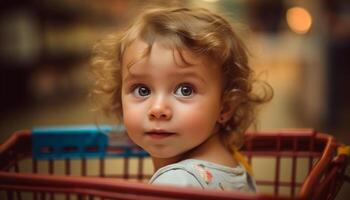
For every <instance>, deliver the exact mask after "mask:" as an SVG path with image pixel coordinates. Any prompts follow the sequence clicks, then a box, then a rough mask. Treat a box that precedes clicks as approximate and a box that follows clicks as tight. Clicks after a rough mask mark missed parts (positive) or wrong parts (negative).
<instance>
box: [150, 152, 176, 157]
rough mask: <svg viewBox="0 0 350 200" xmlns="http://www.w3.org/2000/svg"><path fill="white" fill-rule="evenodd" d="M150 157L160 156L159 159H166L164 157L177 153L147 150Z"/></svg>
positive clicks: (173, 155) (174, 155)
mask: <svg viewBox="0 0 350 200" xmlns="http://www.w3.org/2000/svg"><path fill="white" fill-rule="evenodd" d="M147 152H148V153H149V154H150V155H151V157H153V158H161V159H166V158H174V157H176V156H178V155H179V153H169V152H159V151H158V152H152V151H147Z"/></svg>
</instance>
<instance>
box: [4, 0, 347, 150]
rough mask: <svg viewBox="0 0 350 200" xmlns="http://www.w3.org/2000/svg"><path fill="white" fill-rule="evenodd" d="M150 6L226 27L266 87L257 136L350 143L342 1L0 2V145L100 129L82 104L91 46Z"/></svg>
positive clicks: (87, 84) (87, 83) (85, 102)
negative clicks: (324, 136) (58, 130)
mask: <svg viewBox="0 0 350 200" xmlns="http://www.w3.org/2000/svg"><path fill="white" fill-rule="evenodd" d="M157 5H160V6H167V7H169V6H200V7H204V8H208V9H211V10H214V11H216V12H219V13H223V14H225V15H228V16H230V17H231V18H232V19H233V21H234V23H235V24H236V27H237V32H238V33H240V34H241V35H242V37H243V39H244V40H245V42H246V43H247V45H248V48H249V49H250V52H251V64H252V66H253V69H254V70H255V71H256V73H257V74H259V76H260V78H262V79H264V80H266V81H268V82H269V83H270V84H271V85H272V87H273V88H274V93H275V95H274V99H273V100H272V101H271V102H270V103H269V104H267V105H266V106H265V107H263V108H262V110H261V112H260V115H259V126H258V128H259V129H277V128H314V129H316V130H319V131H321V132H327V133H330V134H333V135H334V136H335V137H336V138H337V139H338V140H340V141H341V142H343V143H347V144H350V103H349V102H350V78H348V77H349V76H350V66H349V64H348V62H347V61H348V58H347V57H349V56H350V54H349V51H350V34H349V33H350V12H349V11H350V1H348V0H168V1H161V0H144V1H141V0H90V1H85V0H12V1H10V0H7V1H6V0H5V1H1V2H0V44H1V45H0V95H1V98H0V143H1V142H3V141H4V140H5V139H6V138H7V137H8V136H9V135H10V134H11V133H12V132H14V131H16V130H19V129H29V128H32V127H33V126H51V125H55V126H57V125H77V124H92V123H95V122H96V120H97V119H98V121H100V122H101V120H100V116H96V115H95V114H94V113H93V112H91V105H90V104H89V101H88V97H87V96H88V91H89V87H90V85H91V80H90V79H89V61H90V54H91V49H92V46H93V44H95V43H96V42H97V41H99V40H100V39H102V38H104V37H106V35H107V34H108V33H111V32H114V31H116V30H118V28H120V27H121V26H124V25H125V24H127V23H128V22H130V21H132V20H133V17H134V16H135V15H136V14H138V13H139V12H140V11H141V10H143V9H144V8H145V7H147V6H157ZM111 122H113V121H111Z"/></svg>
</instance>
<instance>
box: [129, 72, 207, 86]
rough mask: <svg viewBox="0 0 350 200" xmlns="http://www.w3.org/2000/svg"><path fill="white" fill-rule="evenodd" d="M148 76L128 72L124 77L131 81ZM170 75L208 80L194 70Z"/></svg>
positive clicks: (204, 81)
mask: <svg viewBox="0 0 350 200" xmlns="http://www.w3.org/2000/svg"><path fill="white" fill-rule="evenodd" d="M147 76H148V75H147V74H135V73H130V72H129V73H128V74H127V76H126V77H125V78H124V79H123V82H127V81H130V80H132V79H146V78H147ZM170 77H175V78H176V79H178V77H184V78H188V77H189V78H192V77H194V78H196V79H198V80H200V81H201V82H203V83H207V81H206V80H205V79H204V78H203V77H202V76H200V75H198V74H197V73H194V72H176V73H173V74H171V75H170Z"/></svg>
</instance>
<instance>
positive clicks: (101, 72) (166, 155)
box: [92, 8, 272, 192]
mask: <svg viewBox="0 0 350 200" xmlns="http://www.w3.org/2000/svg"><path fill="white" fill-rule="evenodd" d="M94 52H95V55H94V58H93V71H94V73H95V75H96V77H97V79H96V82H95V87H94V89H93V91H92V94H93V95H94V96H98V97H101V96H105V97H107V98H106V99H107V100H106V101H104V102H103V103H104V104H103V109H104V110H105V111H106V112H107V113H108V114H112V115H115V116H116V117H117V119H119V120H120V121H119V122H120V123H123V124H124V126H125V127H126V130H127V133H128V135H129V137H130V138H131V140H132V141H133V142H134V143H135V144H137V145H139V146H140V147H142V148H143V149H144V150H145V151H147V152H148V153H149V154H150V156H151V158H152V161H153V164H154V168H155V170H156V172H155V173H154V175H153V177H152V178H151V180H150V183H152V184H171V185H177V186H192V187H200V188H216V189H221V190H240V191H252V192H254V191H255V190H256V186H255V182H254V179H253V177H252V173H251V169H250V167H249V165H248V164H247V163H246V162H245V161H244V159H242V156H240V154H239V152H238V151H237V149H238V148H240V147H241V146H242V143H243V136H244V132H245V131H246V130H247V128H248V127H249V126H250V125H251V124H252V122H253V121H254V117H255V108H256V106H257V105H259V104H261V103H264V102H267V101H269V100H270V99H271V98H272V90H271V89H270V87H269V85H268V84H265V83H263V82H259V83H263V84H262V85H263V86H264V87H262V88H263V90H262V92H260V93H258V94H255V93H254V92H253V87H252V86H253V83H256V81H254V80H253V77H252V70H251V68H250V67H249V65H248V58H247V52H246V48H245V46H244V45H243V43H242V41H241V40H240V39H239V38H238V37H237V35H236V33H235V31H234V28H233V27H232V26H231V25H230V23H229V22H228V21H227V20H225V19H224V18H223V17H221V16H220V15H218V14H214V13H212V12H211V11H209V10H206V9H200V8H157V9H150V10H146V11H144V12H143V13H141V14H140V15H139V16H138V17H137V18H136V19H135V21H134V22H133V24H132V25H131V26H129V27H128V28H127V29H126V30H124V31H123V32H120V33H118V34H116V35H114V36H113V37H111V38H109V39H106V40H104V41H102V42H101V43H99V44H98V45H96V47H95V51H94Z"/></svg>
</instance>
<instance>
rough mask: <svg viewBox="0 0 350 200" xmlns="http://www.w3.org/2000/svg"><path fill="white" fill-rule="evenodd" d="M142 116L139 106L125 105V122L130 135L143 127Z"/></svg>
mask: <svg viewBox="0 0 350 200" xmlns="http://www.w3.org/2000/svg"><path fill="white" fill-rule="evenodd" d="M141 121H142V114H141V113H140V110H139V109H137V106H133V105H129V104H128V103H124V104H123V122H124V125H125V127H126V129H127V130H128V132H129V133H132V132H134V131H135V130H138V129H139V128H140V126H141V124H142V123H141Z"/></svg>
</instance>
